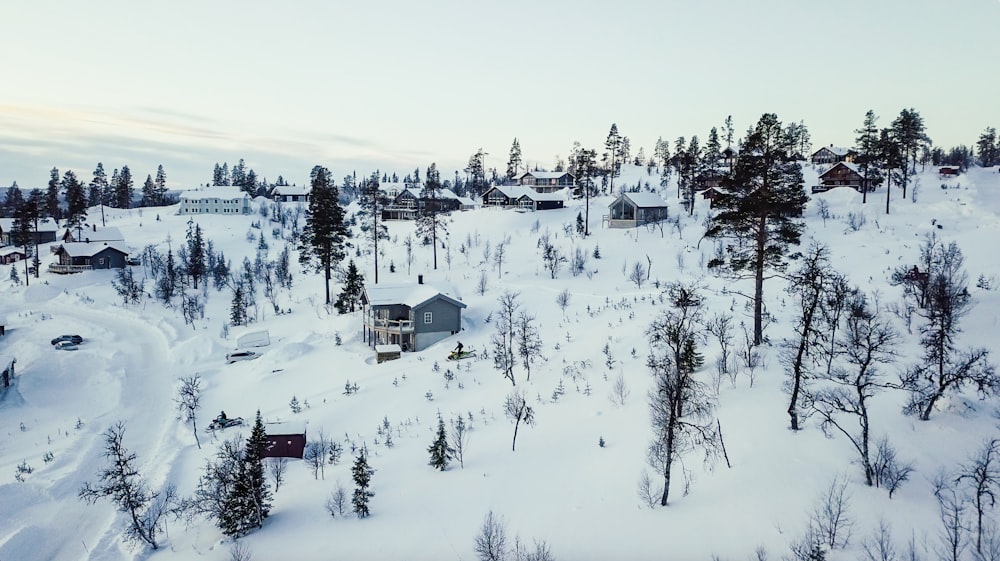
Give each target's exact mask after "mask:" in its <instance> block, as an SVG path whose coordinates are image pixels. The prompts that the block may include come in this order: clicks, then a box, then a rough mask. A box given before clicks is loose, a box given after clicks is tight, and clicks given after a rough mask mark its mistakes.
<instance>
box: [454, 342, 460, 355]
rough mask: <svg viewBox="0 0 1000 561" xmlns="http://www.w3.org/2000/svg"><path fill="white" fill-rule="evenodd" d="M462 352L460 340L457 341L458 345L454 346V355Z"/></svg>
mask: <svg viewBox="0 0 1000 561" xmlns="http://www.w3.org/2000/svg"><path fill="white" fill-rule="evenodd" d="M460 354H462V342H461V341H459V342H458V345H457V346H456V347H455V356H458V355H460Z"/></svg>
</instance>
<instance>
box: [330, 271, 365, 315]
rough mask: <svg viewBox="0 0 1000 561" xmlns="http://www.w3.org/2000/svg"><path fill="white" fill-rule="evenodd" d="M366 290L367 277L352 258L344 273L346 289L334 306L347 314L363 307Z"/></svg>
mask: <svg viewBox="0 0 1000 561" xmlns="http://www.w3.org/2000/svg"><path fill="white" fill-rule="evenodd" d="M364 290H365V278H364V277H363V276H361V273H360V272H358V266H357V265H355V264H354V260H353V259H351V260H350V261H348V263H347V272H346V273H345V274H344V289H343V290H342V291H341V292H340V294H339V295H338V296H337V301H336V302H335V303H334V304H333V307H334V308H336V309H337V313H340V314H347V313H352V312H354V311H355V310H360V309H361V293H362V292H364Z"/></svg>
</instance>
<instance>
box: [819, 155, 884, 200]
mask: <svg viewBox="0 0 1000 561" xmlns="http://www.w3.org/2000/svg"><path fill="white" fill-rule="evenodd" d="M819 182H820V183H819V185H814V186H813V188H812V192H813V193H822V192H824V191H829V190H830V189H833V188H834V187H853V188H854V189H856V190H858V191H863V190H868V191H870V190H871V185H870V184H869V182H868V178H867V177H865V176H864V175H863V174H862V173H861V169H860V168H859V167H858V166H856V165H855V164H851V163H847V162H837V164H836V165H834V166H833V167H832V168H830V169H828V170H826V171H825V172H823V173H822V174H820V176H819Z"/></svg>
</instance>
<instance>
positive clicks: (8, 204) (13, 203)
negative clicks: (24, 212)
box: [2, 181, 24, 216]
mask: <svg viewBox="0 0 1000 561" xmlns="http://www.w3.org/2000/svg"><path fill="white" fill-rule="evenodd" d="M23 203H24V195H23V194H22V193H21V188H20V187H18V186H17V181H15V182H14V183H13V184H12V185H11V186H10V187H9V188H8V189H7V195H6V197H5V198H4V203H3V207H2V213H3V215H4V216H14V215H15V214H16V213H17V209H19V208H21V205H22V204H23Z"/></svg>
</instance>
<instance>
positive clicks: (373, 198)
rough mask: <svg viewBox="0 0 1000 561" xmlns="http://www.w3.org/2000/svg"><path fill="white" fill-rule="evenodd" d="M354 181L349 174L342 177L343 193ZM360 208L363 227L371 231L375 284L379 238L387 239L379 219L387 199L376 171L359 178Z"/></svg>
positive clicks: (382, 223)
mask: <svg viewBox="0 0 1000 561" xmlns="http://www.w3.org/2000/svg"><path fill="white" fill-rule="evenodd" d="M353 183H354V178H353V177H352V176H350V175H348V176H347V177H345V178H344V187H345V193H346V192H347V191H346V189H347V188H348V187H349V186H350V185H352V184H353ZM361 183H362V187H361V200H360V201H359V202H360V203H361V208H362V209H363V210H364V217H363V221H364V223H363V224H364V226H363V227H362V229H364V227H367V228H368V229H369V230H370V232H371V242H372V256H373V258H374V262H375V284H378V257H379V255H378V253H379V251H378V242H379V240H386V239H389V229H388V228H387V227H386V225H385V223H384V222H383V221H382V220H381V218H382V210H383V209H384V208H385V207H386V206H388V204H389V199H388V197H386V195H385V191H383V190H382V189H381V188H380V187H379V180H378V173H377V172H373V173H372V175H371V177H370V178H368V179H367V180H364V179H362V180H361Z"/></svg>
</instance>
